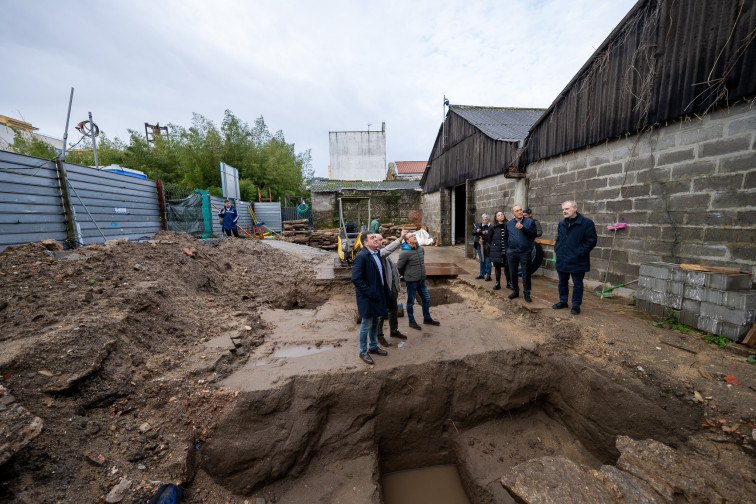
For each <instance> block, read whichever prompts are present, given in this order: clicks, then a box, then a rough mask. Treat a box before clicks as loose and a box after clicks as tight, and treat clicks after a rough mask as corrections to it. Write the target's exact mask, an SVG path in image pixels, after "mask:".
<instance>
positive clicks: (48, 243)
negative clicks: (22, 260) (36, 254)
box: [39, 239, 63, 250]
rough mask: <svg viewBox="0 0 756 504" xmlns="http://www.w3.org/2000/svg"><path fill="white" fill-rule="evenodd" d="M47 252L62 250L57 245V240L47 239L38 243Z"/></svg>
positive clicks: (58, 244)
mask: <svg viewBox="0 0 756 504" xmlns="http://www.w3.org/2000/svg"><path fill="white" fill-rule="evenodd" d="M39 243H40V244H41V245H42V246H43V247H45V249H47V250H63V245H61V244H60V243H58V241H57V240H53V239H49V240H42V241H41V242H39Z"/></svg>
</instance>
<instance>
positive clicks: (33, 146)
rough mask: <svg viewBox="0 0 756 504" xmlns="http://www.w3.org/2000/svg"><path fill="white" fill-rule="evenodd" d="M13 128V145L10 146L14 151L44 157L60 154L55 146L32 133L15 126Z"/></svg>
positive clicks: (52, 157)
mask: <svg viewBox="0 0 756 504" xmlns="http://www.w3.org/2000/svg"><path fill="white" fill-rule="evenodd" d="M11 129H12V130H13V145H11V146H10V147H11V148H12V149H13V151H14V152H18V153H19V154H26V155H27V156H34V157H38V158H44V159H54V158H56V157H57V156H58V153H57V151H56V150H55V148H53V147H52V146H51V145H49V144H46V143H45V142H43V141H42V140H39V139H38V138H37V137H35V136H34V135H32V134H31V133H26V132H23V131H21V130H19V129H17V128H13V127H11Z"/></svg>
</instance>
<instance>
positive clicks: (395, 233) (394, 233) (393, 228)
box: [378, 222, 419, 243]
mask: <svg viewBox="0 0 756 504" xmlns="http://www.w3.org/2000/svg"><path fill="white" fill-rule="evenodd" d="M402 228H404V229H406V230H407V232H408V233H412V232H414V231H417V230H418V229H419V228H418V227H417V226H415V225H411V224H397V225H394V223H393V222H386V223H385V224H381V227H379V228H378V232H379V233H381V236H383V241H384V242H386V243H391V242H392V241H394V240H396V239H397V238H399V237H400V236H401V234H402Z"/></svg>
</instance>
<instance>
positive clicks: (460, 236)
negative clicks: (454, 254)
mask: <svg viewBox="0 0 756 504" xmlns="http://www.w3.org/2000/svg"><path fill="white" fill-rule="evenodd" d="M453 191H454V192H453V195H452V196H453V201H452V212H453V219H454V226H452V228H453V229H452V232H453V233H454V237H453V238H454V239H453V240H452V243H453V244H454V245H459V244H464V243H465V239H466V238H467V233H466V226H465V224H466V222H467V219H466V218H465V216H466V215H467V213H466V211H465V210H466V207H467V193H466V191H465V185H464V184H461V185H458V186H455V187H454V189H453Z"/></svg>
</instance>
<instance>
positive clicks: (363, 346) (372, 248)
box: [352, 231, 396, 364]
mask: <svg viewBox="0 0 756 504" xmlns="http://www.w3.org/2000/svg"><path fill="white" fill-rule="evenodd" d="M382 241H383V237H382V236H381V235H379V234H378V233H373V232H371V231H368V232H367V233H366V234H365V241H364V242H363V245H364V246H363V248H362V250H361V251H360V253H359V254H357V257H356V258H355V259H354V264H353V265H352V283H353V284H354V292H355V294H356V296H357V310H358V311H359V312H360V317H362V325H360V359H362V360H363V361H365V362H366V363H368V364H375V362H374V361H373V358H372V357H370V354H376V355H388V352H387V351H386V350H383V349H382V348H380V347H379V346H378V323H379V322H380V320H381V317H385V316H387V315H388V305H389V303H390V304H392V305H393V304H395V303H396V301H395V300H394V298H393V296H392V294H391V290H390V289H391V287H390V286H389V285H386V281H385V280H384V278H385V277H384V274H383V265H382V263H381V258H380V254H379V252H378V246H379V244H380V243H381V242H382ZM368 337H369V338H370V347H369V348H368V341H367V340H368Z"/></svg>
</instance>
